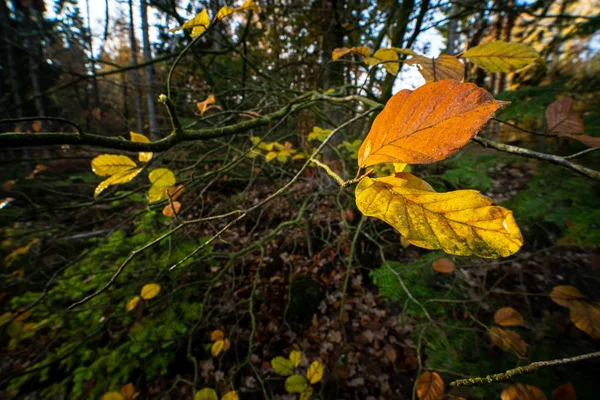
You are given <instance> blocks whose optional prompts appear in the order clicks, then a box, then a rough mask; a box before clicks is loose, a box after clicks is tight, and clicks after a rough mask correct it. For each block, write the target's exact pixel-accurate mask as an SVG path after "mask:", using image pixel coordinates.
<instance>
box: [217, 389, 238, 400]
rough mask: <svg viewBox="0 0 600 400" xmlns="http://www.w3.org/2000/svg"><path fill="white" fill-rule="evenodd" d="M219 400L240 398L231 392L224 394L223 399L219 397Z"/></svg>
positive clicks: (233, 391) (234, 392)
mask: <svg viewBox="0 0 600 400" xmlns="http://www.w3.org/2000/svg"><path fill="white" fill-rule="evenodd" d="M221 400H240V397H239V396H238V394H237V392H236V391H235V390H232V391H231V392H227V393H225V394H224V395H223V397H221Z"/></svg>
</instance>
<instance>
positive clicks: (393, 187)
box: [356, 172, 523, 258]
mask: <svg viewBox="0 0 600 400" xmlns="http://www.w3.org/2000/svg"><path fill="white" fill-rule="evenodd" d="M356 205H357V206H358V209H359V210H360V211H361V212H362V213H363V214H364V215H366V216H372V217H376V218H379V219H381V220H383V221H385V222H387V223H388V224H390V225H392V226H393V227H394V228H396V229H397V230H398V231H399V232H400V234H401V235H402V236H404V237H405V238H406V239H407V240H408V241H409V242H410V243H411V244H413V245H415V246H419V247H424V248H426V249H442V250H444V251H445V252H446V253H449V254H455V255H460V256H467V255H477V256H480V257H488V258H497V257H508V256H509V255H511V254H514V253H515V252H517V251H518V250H519V248H520V247H521V246H522V244H523V238H522V237H521V232H520V231H519V227H518V226H517V223H516V221H515V219H514V217H513V215H512V212H511V211H509V210H507V209H505V208H502V207H498V206H495V205H494V204H493V202H492V201H491V199H489V198H487V197H485V196H483V195H482V194H480V193H479V192H477V191H475V190H458V191H455V192H449V193H436V192H434V191H433V189H431V186H429V185H428V184H427V183H426V182H425V181H423V180H421V179H419V178H417V177H416V176H414V175H412V174H409V173H407V172H399V173H397V174H395V175H392V176H388V177H385V178H377V179H371V178H368V177H365V178H363V179H362V180H361V181H360V182H359V184H358V185H357V186H356Z"/></svg>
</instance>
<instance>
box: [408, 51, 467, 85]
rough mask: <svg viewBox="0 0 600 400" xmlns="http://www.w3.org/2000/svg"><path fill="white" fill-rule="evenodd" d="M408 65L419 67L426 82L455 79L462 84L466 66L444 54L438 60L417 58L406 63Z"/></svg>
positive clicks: (453, 57)
mask: <svg viewBox="0 0 600 400" xmlns="http://www.w3.org/2000/svg"><path fill="white" fill-rule="evenodd" d="M404 63H405V64H408V65H418V66H419V67H420V68H419V67H418V69H419V72H420V73H421V75H422V76H423V79H425V81H426V82H435V81H441V80H444V79H454V80H455V81H459V82H462V81H463V79H464V75H465V66H464V65H463V64H462V63H461V62H460V61H458V59H457V58H456V57H455V56H449V55H445V54H442V55H441V56H439V57H438V58H427V57H423V56H415V57H412V58H409V59H408V60H406V61H404Z"/></svg>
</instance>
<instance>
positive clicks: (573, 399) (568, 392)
mask: <svg viewBox="0 0 600 400" xmlns="http://www.w3.org/2000/svg"><path fill="white" fill-rule="evenodd" d="M552 400H577V395H576V394H575V388H574V387H573V385H572V384H571V382H568V383H565V384H564V385H562V386H559V387H557V388H556V389H554V390H553V391H552Z"/></svg>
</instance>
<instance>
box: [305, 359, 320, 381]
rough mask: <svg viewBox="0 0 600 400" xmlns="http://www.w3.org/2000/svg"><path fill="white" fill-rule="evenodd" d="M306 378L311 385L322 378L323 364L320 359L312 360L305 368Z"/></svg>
mask: <svg viewBox="0 0 600 400" xmlns="http://www.w3.org/2000/svg"><path fill="white" fill-rule="evenodd" d="M306 378H307V379H308V381H309V382H310V384H311V385H314V384H315V383H319V382H320V381H321V379H323V364H321V362H320V361H313V362H312V364H310V366H309V367H308V369H307V370H306Z"/></svg>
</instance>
